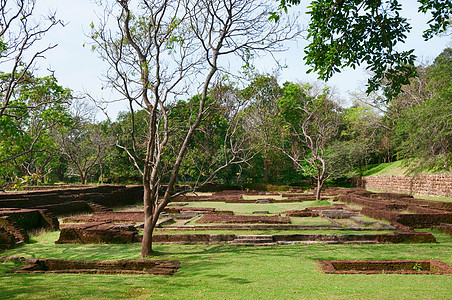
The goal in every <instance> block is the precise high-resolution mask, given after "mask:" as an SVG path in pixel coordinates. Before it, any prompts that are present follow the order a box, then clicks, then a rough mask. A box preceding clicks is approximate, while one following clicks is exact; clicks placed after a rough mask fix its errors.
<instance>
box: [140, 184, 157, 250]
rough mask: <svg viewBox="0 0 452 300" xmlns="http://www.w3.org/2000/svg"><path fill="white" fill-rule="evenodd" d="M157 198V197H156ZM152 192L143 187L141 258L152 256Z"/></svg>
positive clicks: (147, 187)
mask: <svg viewBox="0 0 452 300" xmlns="http://www.w3.org/2000/svg"><path fill="white" fill-rule="evenodd" d="M157 197H158V195H157ZM153 200H154V199H152V191H151V189H150V188H149V186H146V184H145V185H144V194H143V203H144V231H143V241H142V243H141V257H143V258H144V257H147V256H151V255H152V233H153V231H154V225H153V224H154V222H153V215H154V214H153V211H154V209H153V208H154V205H153V202H154V201H153Z"/></svg>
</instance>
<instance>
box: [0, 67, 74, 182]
mask: <svg viewBox="0 0 452 300" xmlns="http://www.w3.org/2000/svg"><path fill="white" fill-rule="evenodd" d="M4 75H5V76H6V77H9V75H8V74H4ZM71 102H72V91H71V90H69V89H66V88H63V87H62V86H60V85H58V81H57V79H56V78H55V77H53V76H46V77H42V78H40V77H35V76H33V75H32V74H30V73H27V74H26V76H23V77H22V81H21V82H20V83H19V84H17V85H16V86H15V89H14V99H10V101H9V107H8V110H5V111H6V112H7V113H5V114H4V115H2V116H1V117H0V128H1V130H0V170H1V173H2V176H6V177H8V178H4V181H5V182H7V181H11V180H14V178H25V177H34V178H35V179H39V180H42V177H44V176H45V175H46V174H47V173H48V172H50V169H49V167H48V166H49V163H50V162H51V160H52V159H53V158H54V157H55V154H56V153H57V152H58V151H57V149H58V147H57V143H56V141H55V140H54V139H53V137H52V135H51V134H50V132H51V131H52V130H53V129H54V128H55V127H60V126H64V124H66V123H67V121H68V120H69V118H70V113H69V106H70V104H71ZM30 107H33V109H28V108H30ZM35 182H36V180H35Z"/></svg>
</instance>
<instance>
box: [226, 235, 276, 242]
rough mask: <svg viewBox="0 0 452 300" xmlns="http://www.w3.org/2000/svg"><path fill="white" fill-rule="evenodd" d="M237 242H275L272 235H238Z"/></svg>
mask: <svg viewBox="0 0 452 300" xmlns="http://www.w3.org/2000/svg"><path fill="white" fill-rule="evenodd" d="M235 240H256V241H257V240H271V241H273V236H272V235H237V236H236V237H235Z"/></svg>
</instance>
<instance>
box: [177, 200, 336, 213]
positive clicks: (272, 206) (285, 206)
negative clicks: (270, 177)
mask: <svg viewBox="0 0 452 300" xmlns="http://www.w3.org/2000/svg"><path fill="white" fill-rule="evenodd" d="M328 205H331V203H330V202H329V201H328V200H322V201H303V202H289V203H260V204H257V203H225V202H189V203H188V205H186V206H185V207H212V208H215V209H216V210H232V211H234V213H235V214H237V215H247V214H252V213H253V211H263V210H264V211H268V212H269V213H270V214H277V213H280V212H283V211H287V210H303V209H305V208H306V207H312V206H328Z"/></svg>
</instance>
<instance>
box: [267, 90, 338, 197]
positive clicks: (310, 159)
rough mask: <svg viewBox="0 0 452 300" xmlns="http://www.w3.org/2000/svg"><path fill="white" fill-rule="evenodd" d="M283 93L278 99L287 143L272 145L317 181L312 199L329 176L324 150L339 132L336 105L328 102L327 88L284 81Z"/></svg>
mask: <svg viewBox="0 0 452 300" xmlns="http://www.w3.org/2000/svg"><path fill="white" fill-rule="evenodd" d="M283 94H284V96H283V97H281V98H280V99H278V105H279V110H280V115H281V117H282V119H283V124H285V126H284V127H283V129H284V132H283V133H282V134H283V136H284V135H285V136H286V138H287V140H288V142H289V143H288V145H287V142H286V145H273V147H276V148H278V149H279V150H280V151H282V152H283V153H284V154H285V155H286V156H287V157H289V158H290V159H291V160H292V161H293V162H294V163H295V165H296V166H297V168H298V169H299V170H302V171H303V172H304V173H306V174H308V175H309V176H311V177H313V178H314V179H315V180H316V182H317V191H316V200H320V193H321V190H322V187H323V184H324V183H325V181H326V180H327V179H328V178H330V177H331V176H332V175H333V170H328V162H327V159H326V152H327V149H328V146H329V144H330V142H331V141H332V140H334V139H335V138H336V136H337V134H338V132H339V125H340V123H341V118H340V115H339V106H338V105H337V104H336V103H335V102H333V101H332V97H331V96H332V94H331V90H330V89H329V88H324V89H320V90H317V91H316V90H315V89H314V88H313V86H310V85H303V86H300V85H297V84H293V83H286V84H285V85H284V90H283Z"/></svg>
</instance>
